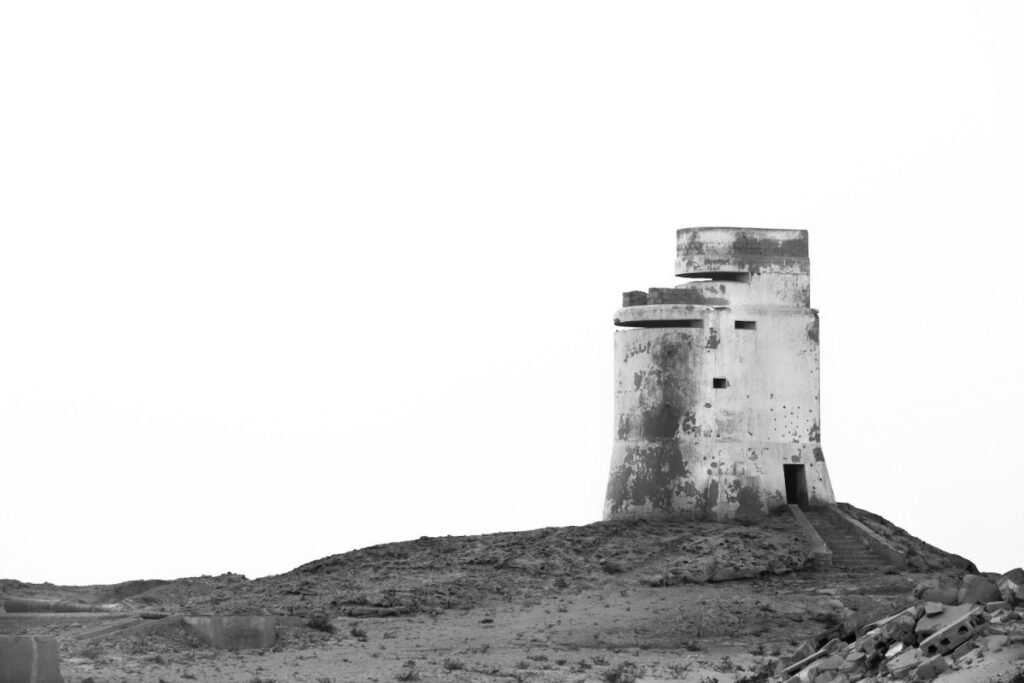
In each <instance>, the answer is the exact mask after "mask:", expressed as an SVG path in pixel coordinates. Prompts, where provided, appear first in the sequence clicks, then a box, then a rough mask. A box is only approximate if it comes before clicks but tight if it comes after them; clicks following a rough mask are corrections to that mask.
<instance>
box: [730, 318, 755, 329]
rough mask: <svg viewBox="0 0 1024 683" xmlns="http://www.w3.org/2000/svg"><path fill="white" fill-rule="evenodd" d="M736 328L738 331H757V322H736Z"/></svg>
mask: <svg viewBox="0 0 1024 683" xmlns="http://www.w3.org/2000/svg"><path fill="white" fill-rule="evenodd" d="M735 326H736V329H737V330H756V329H757V321H756V320H737V321H736V322H735Z"/></svg>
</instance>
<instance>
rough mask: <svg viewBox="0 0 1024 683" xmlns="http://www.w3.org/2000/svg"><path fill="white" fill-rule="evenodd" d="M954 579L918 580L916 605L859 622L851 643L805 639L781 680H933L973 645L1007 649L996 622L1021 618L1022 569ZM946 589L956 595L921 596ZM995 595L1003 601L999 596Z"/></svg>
mask: <svg viewBox="0 0 1024 683" xmlns="http://www.w3.org/2000/svg"><path fill="white" fill-rule="evenodd" d="M956 583H957V582H956V581H955V580H953V579H947V578H945V577H943V578H942V579H929V580H928V581H925V582H922V583H921V584H918V586H917V588H915V590H914V595H915V596H916V597H917V598H918V600H919V602H918V603H917V604H915V605H913V606H911V607H909V608H907V609H905V610H902V611H900V612H897V613H896V614H893V615H891V616H889V617H886V618H885V619H881V620H879V621H875V622H873V623H871V624H868V625H866V626H864V627H862V628H861V629H860V630H859V631H858V632H857V633H856V634H855V635H856V637H855V638H851V639H850V642H843V641H840V640H836V639H833V640H830V641H829V642H828V643H826V644H825V645H824V646H823V647H821V648H818V649H817V650H814V651H813V652H811V651H810V650H811V649H812V647H809V646H808V643H804V644H803V645H801V646H800V647H799V648H797V649H796V651H795V652H793V654H791V655H790V657H789V658H788V659H787V660H786V661H787V662H788V664H787V665H786V666H784V667H783V668H781V669H780V670H779V675H780V677H781V678H780V680H783V681H785V683H806V682H808V681H813V682H814V683H826V682H832V683H841V682H844V681H845V682H849V681H860V680H864V679H866V678H868V677H869V676H889V677H891V678H892V679H904V678H912V679H913V680H915V681H930V680H932V679H934V678H935V677H937V676H939V675H940V674H941V673H943V672H944V671H947V670H949V669H956V668H958V667H959V663H960V662H961V661H962V660H964V659H965V658H966V657H967V656H968V655H969V654H970V653H972V652H973V651H974V650H976V649H979V648H980V649H983V650H986V651H998V650H999V649H1000V648H1003V647H1005V646H1007V645H1008V644H1009V643H1010V642H1011V636H1010V635H1009V634H1008V633H1006V632H1005V629H1002V628H999V626H998V625H999V624H1009V623H1013V622H1018V623H1019V622H1020V621H1021V619H1022V618H1024V600H1022V599H1021V597H1022V596H1021V595H1019V592H1020V586H1022V585H1024V572H1022V570H1020V569H1014V570H1013V571H1011V572H1008V573H1006V574H1004V575H1003V576H1001V577H999V579H998V580H992V579H990V578H987V577H985V576H981V575H977V574H967V575H965V576H964V577H963V580H962V582H961V585H956ZM950 590H952V591H953V592H954V594H955V595H957V596H958V598H957V599H951V600H950V601H949V602H947V601H946V600H934V599H924V598H926V597H927V598H935V597H936V596H937V594H939V593H941V597H943V598H948V597H949V591H950ZM1000 596H1001V597H1003V598H1004V599H1003V600H998V598H999V597H1000ZM993 597H995V598H996V599H993ZM1011 615H1012V616H1011ZM997 619H998V621H997ZM1019 630H1020V631H1021V634H1020V635H1017V636H1016V637H1017V638H1019V639H1020V640H1021V641H1024V627H1022V628H1021V629H1019Z"/></svg>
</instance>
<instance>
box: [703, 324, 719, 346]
mask: <svg viewBox="0 0 1024 683" xmlns="http://www.w3.org/2000/svg"><path fill="white" fill-rule="evenodd" d="M719 342H721V339H719V338H718V328H715V327H712V328H711V329H710V330H709V331H708V340H707V342H706V343H705V344H704V346H706V347H707V348H709V349H717V348H718V344H719Z"/></svg>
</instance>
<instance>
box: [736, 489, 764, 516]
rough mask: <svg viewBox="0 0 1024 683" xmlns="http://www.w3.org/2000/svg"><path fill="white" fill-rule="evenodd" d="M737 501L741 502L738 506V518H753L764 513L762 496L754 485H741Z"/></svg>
mask: <svg viewBox="0 0 1024 683" xmlns="http://www.w3.org/2000/svg"><path fill="white" fill-rule="evenodd" d="M736 502H737V503H738V504H739V507H737V508H736V518H737V519H753V518H755V517H760V516H761V515H762V514H763V509H762V505H761V498H760V497H759V496H758V495H757V489H755V488H754V487H753V486H743V487H741V488H740V490H739V492H738V493H737V494H736Z"/></svg>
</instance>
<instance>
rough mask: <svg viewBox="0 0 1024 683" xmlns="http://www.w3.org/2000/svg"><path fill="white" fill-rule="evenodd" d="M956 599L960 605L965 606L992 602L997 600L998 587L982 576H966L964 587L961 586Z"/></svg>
mask: <svg viewBox="0 0 1024 683" xmlns="http://www.w3.org/2000/svg"><path fill="white" fill-rule="evenodd" d="M957 597H958V598H959V600H960V602H961V604H966V605H974V604H977V603H979V602H980V603H986V602H993V601H995V600H998V599H999V587H998V586H996V584H995V582H994V581H989V580H988V579H986V578H985V577H984V576H978V575H977V574H968V575H966V576H965V577H964V585H963V586H961V588H960V592H959V594H958V595H957Z"/></svg>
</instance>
